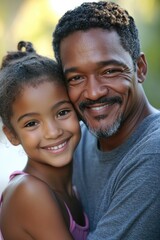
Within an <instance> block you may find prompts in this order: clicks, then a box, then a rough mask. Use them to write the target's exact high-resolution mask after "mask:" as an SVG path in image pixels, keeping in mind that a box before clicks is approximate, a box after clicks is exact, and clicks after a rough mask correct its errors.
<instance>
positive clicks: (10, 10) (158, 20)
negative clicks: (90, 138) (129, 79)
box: [0, 0, 160, 108]
mask: <svg viewBox="0 0 160 240" xmlns="http://www.w3.org/2000/svg"><path fill="white" fill-rule="evenodd" d="M82 2H83V1H82V0H0V62H1V59H2V57H3V55H4V54H6V51H10V50H15V49H16V45H17V42H18V41H20V40H28V41H32V42H33V44H34V46H35V48H36V50H37V52H38V53H40V54H43V55H46V56H49V57H51V58H53V57H54V55H53V51H52V46H51V38H52V32H53V30H54V27H55V24H56V23H57V21H58V19H59V18H60V16H61V15H62V14H63V13H64V12H65V11H67V10H68V9H71V8H73V7H75V6H76V5H79V4H80V3H82ZM114 2H117V3H119V4H120V5H121V6H123V7H125V8H126V9H127V10H128V11H129V12H130V14H131V15H133V17H134V18H135V21H136V23H137V26H138V28H139V34H140V39H141V50H142V51H143V52H145V54H146V57H147V62H148V76H147V79H146V81H145V83H144V88H145V91H146V94H147V96H148V98H149V100H150V102H151V103H152V104H153V105H154V106H155V107H157V108H160V94H159V91H160V81H159V73H160V46H159V45H160V0H115V1H114Z"/></svg>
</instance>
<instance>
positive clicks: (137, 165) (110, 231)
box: [73, 113, 160, 240]
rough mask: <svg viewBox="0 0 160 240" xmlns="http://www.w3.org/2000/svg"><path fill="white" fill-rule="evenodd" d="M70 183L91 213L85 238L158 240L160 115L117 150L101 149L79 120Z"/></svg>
mask: <svg viewBox="0 0 160 240" xmlns="http://www.w3.org/2000/svg"><path fill="white" fill-rule="evenodd" d="M81 130H82V138H81V141H80V144H79V145H78V148H77V150H76V152H75V156H74V169H73V173H74V175H73V182H74V184H75V185H76V187H77V190H78V192H79V194H80V198H81V201H82V204H83V206H84V209H85V211H86V213H87V215H88V217H89V222H90V234H89V235H88V238H87V239H88V240H103V239H105V240H120V239H121V240H159V239H160V113H157V114H152V115H150V116H148V117H147V118H146V119H144V120H143V122H142V123H141V124H140V125H139V127H138V128H137V129H136V131H134V133H133V134H132V135H131V136H130V138H129V139H127V140H126V141H125V142H124V143H123V144H121V145H120V146H119V147H118V148H116V149H114V150H113V151H110V152H101V151H100V150H99V149H98V147H97V139H96V138H95V137H94V136H93V135H92V134H91V133H90V132H89V131H88V130H87V128H86V126H85V125H84V124H83V123H82V125H81Z"/></svg>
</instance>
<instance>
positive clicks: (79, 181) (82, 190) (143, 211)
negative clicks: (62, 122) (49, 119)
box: [53, 2, 160, 240]
mask: <svg viewBox="0 0 160 240" xmlns="http://www.w3.org/2000/svg"><path fill="white" fill-rule="evenodd" d="M53 47H54V52H55V57H56V59H57V61H58V62H59V63H60V64H61V66H62V69H63V72H64V75H65V79H66V82H67V86H68V93H69V96H70V99H71V101H72V102H73V104H74V106H75V108H76V110H77V112H78V114H79V116H80V118H81V119H82V120H83V122H84V123H85V124H84V123H82V125H81V129H82V139H81V142H80V144H79V146H78V149H77V151H76V154H75V162H74V183H75V185H76V187H77V189H78V192H79V194H80V197H81V201H82V203H83V206H84V208H85V211H86V212H87V214H88V217H89V220H90V234H89V236H88V240H103V239H105V240H111V239H112V240H120V239H121V240H158V239H160V187H159V183H160V112H159V111H158V110H157V109H155V108H154V107H153V106H151V104H150V103H149V101H148V100H147V97H146V95H145V93H144V90H143V87H142V83H143V81H144V80H145V78H146V74H147V63H146V59H145V55H144V54H143V53H142V52H140V43H139V37H138V30H137V28H136V26H135V22H134V19H133V18H132V17H131V16H130V15H129V14H128V12H127V11H125V10H123V9H122V8H121V7H120V6H118V5H117V4H115V3H110V2H94V3H83V4H82V5H81V6H79V7H78V8H75V9H74V10H72V11H68V12H67V13H66V14H64V16H63V17H62V18H61V19H60V21H59V23H58V25H57V27H56V29H55V32H54V34H53ZM86 126H87V127H86ZM88 130H89V131H88Z"/></svg>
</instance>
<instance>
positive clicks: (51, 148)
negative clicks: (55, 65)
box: [46, 142, 67, 150]
mask: <svg viewBox="0 0 160 240" xmlns="http://www.w3.org/2000/svg"><path fill="white" fill-rule="evenodd" d="M66 143H67V142H64V143H62V144H59V145H57V146H54V147H47V148H46V149H47V150H57V149H60V148H63V147H64V146H65V145H66Z"/></svg>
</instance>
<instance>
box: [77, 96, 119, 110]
mask: <svg viewBox="0 0 160 240" xmlns="http://www.w3.org/2000/svg"><path fill="white" fill-rule="evenodd" d="M116 103H118V104H120V105H121V104H122V99H121V98H120V97H119V96H115V97H110V98H109V97H104V98H101V99H99V100H96V101H93V100H86V101H83V102H81V103H80V104H79V109H80V110H81V111H82V112H83V111H85V109H88V110H89V109H90V110H95V111H101V110H103V109H104V108H108V107H110V106H112V105H114V104H116Z"/></svg>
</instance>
